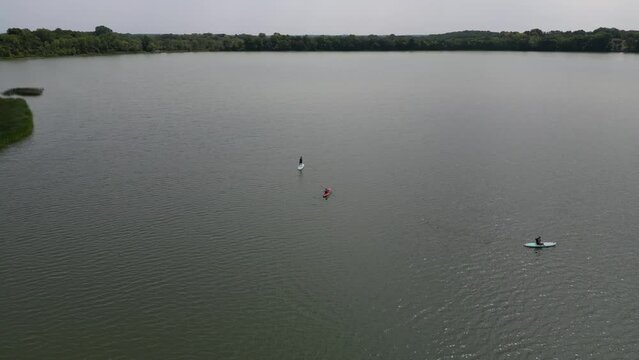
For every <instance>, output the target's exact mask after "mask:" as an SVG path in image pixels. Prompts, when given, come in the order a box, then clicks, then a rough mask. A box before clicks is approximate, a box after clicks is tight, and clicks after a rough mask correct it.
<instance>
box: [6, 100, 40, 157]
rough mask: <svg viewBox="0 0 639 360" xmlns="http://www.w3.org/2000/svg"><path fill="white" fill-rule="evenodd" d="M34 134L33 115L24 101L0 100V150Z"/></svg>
mask: <svg viewBox="0 0 639 360" xmlns="http://www.w3.org/2000/svg"><path fill="white" fill-rule="evenodd" d="M32 132H33V115H32V114H31V110H30V109H29V105H27V102H26V101H25V100H24V99H11V98H0V149H2V148H3V147H5V146H7V145H9V144H12V143H14V142H16V141H20V140H22V139H24V138H25V137H27V136H29V135H31V133H32Z"/></svg>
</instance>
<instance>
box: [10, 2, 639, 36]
mask: <svg viewBox="0 0 639 360" xmlns="http://www.w3.org/2000/svg"><path fill="white" fill-rule="evenodd" d="M96 25H106V26H108V27H110V28H111V29H113V30H114V31H117V32H123V33H126V32H128V33H202V32H212V33H227V34H237V33H249V34H257V33H259V32H265V33H268V34H270V33H273V32H279V33H282V34H390V33H394V34H432V33H443V32H449V31H457V30H493V31H502V30H508V31H523V30H529V29H532V28H540V29H542V30H544V31H549V30H579V29H583V30H594V29H596V28H598V27H616V28H619V29H626V30H628V29H639V0H224V1H223V0H179V1H178V0H172V1H165V0H100V1H94V0H15V1H14V0H0V32H4V31H6V29H7V28H10V27H18V28H31V29H35V28H49V29H55V28H58V27H59V28H63V29H73V30H93V29H94V28H95V26H96Z"/></svg>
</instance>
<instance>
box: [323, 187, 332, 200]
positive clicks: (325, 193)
mask: <svg viewBox="0 0 639 360" xmlns="http://www.w3.org/2000/svg"><path fill="white" fill-rule="evenodd" d="M332 193H333V189H331V188H326V189H324V195H322V197H323V198H324V199H328V197H329V196H331V194H332Z"/></svg>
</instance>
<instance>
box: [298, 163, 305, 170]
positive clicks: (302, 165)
mask: <svg viewBox="0 0 639 360" xmlns="http://www.w3.org/2000/svg"><path fill="white" fill-rule="evenodd" d="M303 169H304V164H303V163H302V164H299V166H298V167H297V170H299V171H302V170H303Z"/></svg>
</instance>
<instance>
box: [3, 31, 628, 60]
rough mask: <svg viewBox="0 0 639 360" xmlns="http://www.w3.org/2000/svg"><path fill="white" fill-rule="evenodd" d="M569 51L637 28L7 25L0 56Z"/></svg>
mask: <svg viewBox="0 0 639 360" xmlns="http://www.w3.org/2000/svg"><path fill="white" fill-rule="evenodd" d="M428 50H489V51H504V50H508V51H570V52H639V31H626V30H618V29H614V28H599V29H597V30H594V31H590V32H588V31H583V30H578V31H550V32H544V31H541V30H539V29H533V30H530V31H524V32H505V31H504V32H491V31H460V32H452V33H447V34H439V35H393V34H391V35H282V34H279V33H274V34H272V35H266V34H263V33H261V34H259V35H247V34H239V35H225V34H211V33H205V34H184V35H175V34H120V33H116V32H113V31H112V30H111V29H109V28H108V27H106V26H98V27H96V28H95V31H92V32H82V31H72V30H62V29H59V28H58V29H55V30H48V29H37V30H33V31H31V30H29V29H18V28H11V29H8V30H7V32H6V33H4V34H0V57H2V58H20V57H31V56H38V57H47V56H72V55H98V54H117V53H141V52H188V51H428Z"/></svg>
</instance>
